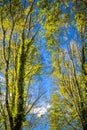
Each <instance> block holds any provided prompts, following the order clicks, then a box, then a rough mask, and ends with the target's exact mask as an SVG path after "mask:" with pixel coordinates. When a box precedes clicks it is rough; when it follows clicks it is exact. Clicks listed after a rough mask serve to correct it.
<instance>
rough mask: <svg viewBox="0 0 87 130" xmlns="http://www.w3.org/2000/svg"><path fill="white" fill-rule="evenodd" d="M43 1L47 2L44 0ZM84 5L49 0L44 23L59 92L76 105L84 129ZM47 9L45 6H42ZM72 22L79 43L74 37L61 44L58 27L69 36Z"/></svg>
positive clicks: (86, 119)
mask: <svg viewBox="0 0 87 130" xmlns="http://www.w3.org/2000/svg"><path fill="white" fill-rule="evenodd" d="M43 3H45V4H46V2H45V1H44V0H43ZM55 5H56V6H55ZM50 7H51V8H50ZM86 7H87V2H86V1H85V0H84V1H74V0H71V1H70V2H69V1H67V0H66V1H57V0H55V1H52V2H51V4H50V6H49V12H48V13H47V14H46V16H47V17H46V22H45V24H44V27H45V29H46V30H47V33H46V37H47V40H48V48H49V49H50V51H51V52H52V54H53V66H54V75H55V77H56V78H57V80H58V85H59V86H60V91H61V92H60V93H61V95H62V96H63V97H65V99H67V101H69V99H70V102H71V103H72V104H73V107H75V114H76V115H77V119H78V122H81V124H82V129H83V130H86V129H87V112H86V109H87V103H86V102H87V89H86V86H87V83H86V82H87V80H86V79H87V71H86V66H87V60H86V57H87V53H86V51H87V47H86V24H87V23H86V17H87V16H86V12H85V10H86ZM47 9H48V6H46V9H45V10H46V11H47ZM43 15H44V12H43ZM72 25H73V26H74V27H76V28H78V32H79V35H80V38H81V43H80V44H81V46H80V47H79V43H77V39H75V38H73V40H74V41H75V42H74V43H72V44H70V43H68V44H67V43H66V46H67V47H68V48H64V47H63V46H62V45H61V43H60V34H61V31H62V30H63V29H64V30H63V32H64V36H65V37H66V38H68V37H67V35H66V32H67V30H68V28H69V27H70V26H72ZM62 38H63V37H62ZM69 42H70V41H69ZM63 48H64V49H63ZM70 108H71V106H70ZM74 118H75V117H74Z"/></svg>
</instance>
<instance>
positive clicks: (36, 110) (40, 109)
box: [31, 104, 51, 117]
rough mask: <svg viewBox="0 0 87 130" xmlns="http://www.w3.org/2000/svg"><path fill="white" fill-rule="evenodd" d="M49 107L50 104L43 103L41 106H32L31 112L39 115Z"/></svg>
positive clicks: (43, 113) (44, 112)
mask: <svg viewBox="0 0 87 130" xmlns="http://www.w3.org/2000/svg"><path fill="white" fill-rule="evenodd" d="M50 107H51V105H50V104H45V105H44V106H41V107H34V108H33V109H32V111H31V113H33V114H36V115H37V117H41V116H42V115H45V114H46V113H47V111H48V110H49V108H50Z"/></svg>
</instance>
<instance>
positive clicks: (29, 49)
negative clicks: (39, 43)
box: [0, 0, 42, 130]
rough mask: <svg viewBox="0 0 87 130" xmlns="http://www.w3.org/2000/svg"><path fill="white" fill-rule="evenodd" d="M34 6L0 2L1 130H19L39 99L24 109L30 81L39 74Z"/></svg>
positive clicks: (29, 2)
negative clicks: (2, 97) (2, 126)
mask: <svg viewBox="0 0 87 130" xmlns="http://www.w3.org/2000/svg"><path fill="white" fill-rule="evenodd" d="M35 5H36V3H35V1H34V0H29V1H21V0H18V1H13V0H10V1H4V0H2V1H1V7H0V35H1V37H0V53H1V56H2V57H1V60H0V65H2V66H1V70H0V71H1V72H2V73H3V74H4V75H5V88H4V93H5V95H4V96H5V101H4V102H5V104H4V105H3V102H0V103H1V107H2V110H1V112H0V113H1V114H2V116H4V118H5V117H6V119H5V120H4V126H5V128H4V129H10V130H17V129H18V130H21V129H22V126H23V122H24V121H25V120H26V115H27V114H28V113H29V112H30V110H31V109H32V107H33V106H34V104H35V103H36V102H37V100H38V99H39V98H40V97H41V95H42V94H40V95H39V96H38V97H37V99H36V100H35V101H34V102H33V104H31V105H30V107H29V106H28V101H29V99H28V98H29V93H28V92H29V91H28V89H29V86H30V83H31V81H32V82H33V80H32V79H33V78H32V77H33V76H35V75H36V74H39V73H40V72H41V63H40V62H39V60H38V59H39V57H40V56H39V51H38V49H37V48H36V47H35V45H34V41H35V36H36V35H37V33H38V29H36V28H35V26H36V24H37V23H38V17H36V12H35V11H36V10H35V9H36V8H35ZM2 89H3V87H2ZM1 91H2V90H1ZM3 114H4V115H3ZM2 118H3V117H2ZM4 118H3V119H4Z"/></svg>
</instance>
